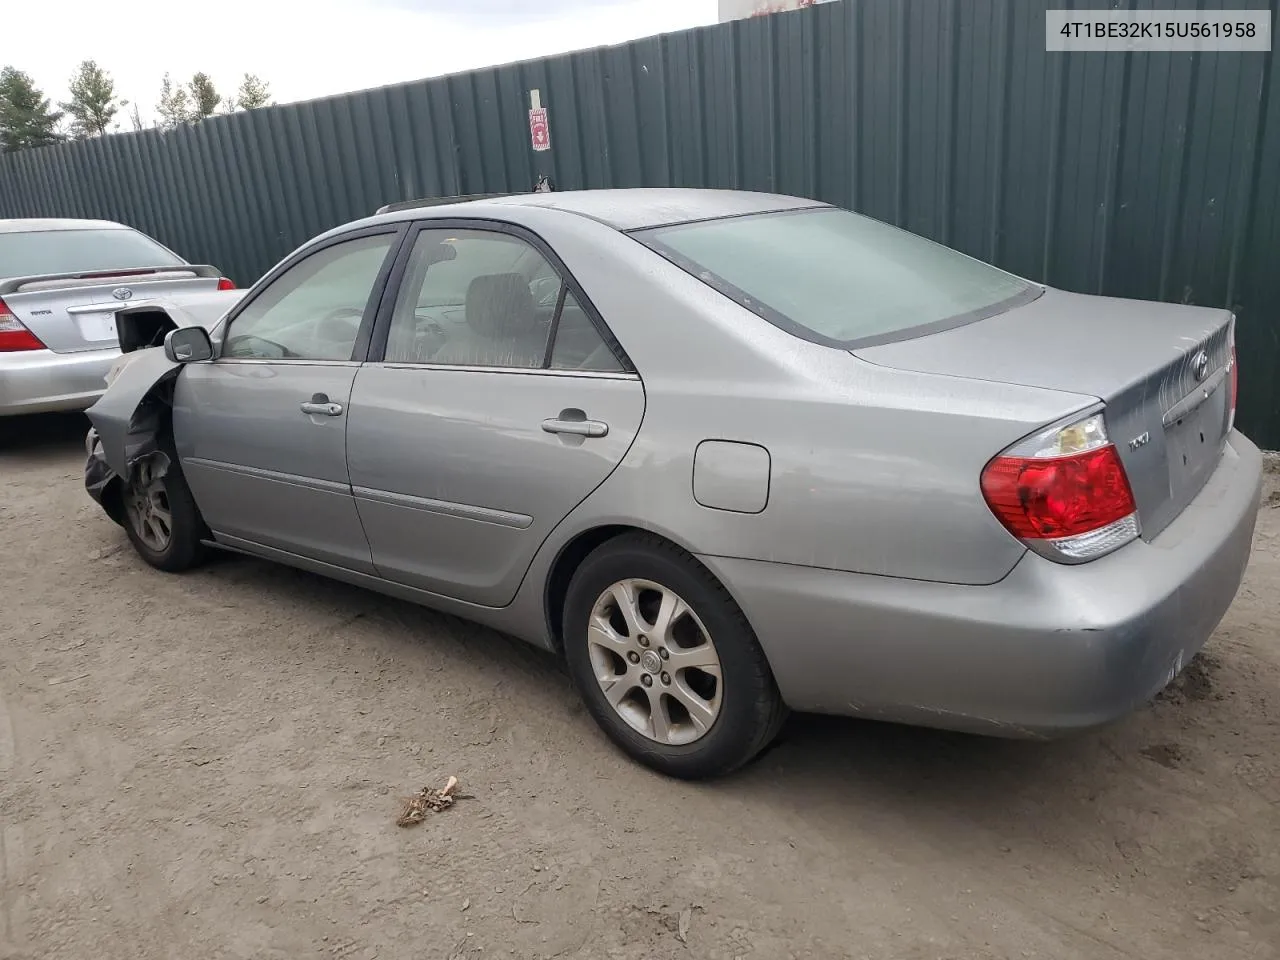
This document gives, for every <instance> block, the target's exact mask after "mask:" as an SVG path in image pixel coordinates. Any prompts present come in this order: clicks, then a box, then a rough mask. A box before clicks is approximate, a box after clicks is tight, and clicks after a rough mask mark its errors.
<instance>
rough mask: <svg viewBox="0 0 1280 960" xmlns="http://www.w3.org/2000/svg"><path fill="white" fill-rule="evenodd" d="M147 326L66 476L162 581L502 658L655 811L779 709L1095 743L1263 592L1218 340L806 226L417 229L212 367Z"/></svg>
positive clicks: (546, 205) (390, 224)
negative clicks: (412, 632) (572, 721)
mask: <svg viewBox="0 0 1280 960" xmlns="http://www.w3.org/2000/svg"><path fill="white" fill-rule="evenodd" d="M147 322H148V321H147V320H146V318H145V317H143V316H141V315H140V316H138V317H135V318H133V319H129V318H128V317H127V316H126V317H125V318H123V319H122V326H121V329H124V330H131V329H133V328H134V327H135V326H136V327H138V328H139V329H138V330H137V331H135V332H134V333H132V334H131V336H133V337H134V340H135V341H136V342H137V343H139V344H142V343H152V342H155V341H156V338H157V337H162V338H163V346H162V347H157V348H150V349H140V350H135V351H132V352H130V353H128V354H127V355H126V356H127V358H128V359H127V362H125V363H124V365H123V366H122V367H120V368H118V369H117V370H116V372H115V375H114V380H113V382H112V384H111V386H110V388H109V389H108V390H107V392H106V395H105V396H104V397H103V398H102V399H101V400H100V401H99V402H98V403H97V404H96V405H95V406H94V407H93V408H92V409H91V410H90V411H89V417H90V419H91V420H92V422H93V425H94V434H93V435H92V436H91V438H90V444H91V452H90V456H89V462H88V466H87V476H86V479H87V482H88V486H89V491H90V493H91V494H92V495H93V496H94V497H95V499H97V500H98V502H100V503H101V504H102V505H103V507H104V508H105V509H106V510H107V512H108V513H109V514H110V515H111V516H112V517H113V518H114V519H116V520H117V521H118V522H120V523H121V524H122V525H124V527H125V529H126V530H127V531H128V536H129V538H130V539H131V540H132V542H133V544H134V546H135V547H136V548H137V550H138V553H139V554H140V555H141V556H142V557H143V558H144V559H145V560H146V561H147V562H148V563H150V564H152V565H153V566H155V567H159V568H161V569H163V570H172V571H178V570H184V569H186V568H188V567H190V566H192V565H193V564H195V563H196V562H198V560H199V559H200V557H201V555H202V554H203V552H204V551H205V550H206V549H208V548H210V547H217V548H222V549H227V550H235V551H240V552H243V553H246V554H250V555H253V556H257V557H263V558H267V559H270V560H276V561H280V562H283V563H288V564H292V565H294V566H296V567H299V568H302V569H305V570H310V571H313V572H315V573H318V574H322V575H325V576H329V577H334V578H337V579H341V580H344V581H347V582H349V583H353V584H357V585H361V586H366V587H369V588H372V589H375V590H379V591H382V592H384V593H387V594H390V595H393V596H397V597H401V598H403V599H407V600H411V601H414V602H417V603H421V604H424V605H427V606H431V607H435V608H438V609H441V610H444V611H446V612H449V613H453V614H457V615H459V616H463V617H467V618H469V619H472V620H476V621H479V622H482V623H485V624H487V625H489V626H492V627H495V628H497V629H500V630H503V631H506V632H508V633H512V634H515V635H516V636H518V637H521V638H523V639H525V640H528V641H530V642H532V643H535V644H538V645H540V646H542V647H544V648H546V649H548V650H552V651H555V652H557V653H559V654H561V655H562V656H563V657H564V658H565V661H566V662H567V665H568V668H569V672H570V674H571V675H572V677H573V679H574V683H575V685H576V686H577V688H578V690H579V691H580V693H581V694H582V696H583V698H584V700H585V702H586V704H587V707H588V709H589V710H590V712H591V714H592V715H593V716H594V718H595V719H596V720H597V721H598V722H599V723H600V725H601V726H602V727H603V728H604V730H605V731H606V732H607V733H608V735H609V736H610V737H611V738H612V739H613V740H614V742H615V743H617V744H618V745H619V746H621V747H622V748H623V749H624V750H626V751H627V752H628V753H629V754H630V755H631V756H632V757H634V758H636V759H638V760H639V761H641V762H643V763H646V764H649V765H650V766H653V767H655V768H656V769H659V770H662V771H664V772H666V773H670V774H674V775H678V776H685V777H698V776H709V775H714V774H719V773H724V772H726V771H729V770H732V769H734V768H735V767H738V766H740V765H741V764H743V763H745V762H747V761H748V760H749V759H750V758H751V757H752V756H754V755H756V754H757V753H758V752H759V751H760V750H761V749H763V748H764V747H765V746H766V745H767V744H768V743H769V742H770V740H771V739H772V738H773V736H774V735H775V733H776V732H777V730H778V728H779V725H780V723H781V722H782V718H783V716H784V715H785V713H786V710H787V709H788V708H790V709H797V710H807V711H816V712H825V713H837V714H848V715H856V716H864V717H875V718H880V719H886V720H894V721H901V722H908V723H918V724H925V725H931V726H940V727H948V728H953V729H959V730H967V731H974V732H981V733H991V734H997V735H1003V736H1020V737H1045V736H1052V735H1057V734H1062V733H1066V732H1069V731H1074V730H1082V729H1087V728H1090V727H1094V726H1097V725H1099V724H1102V723H1105V722H1107V721H1110V720H1113V719H1115V718H1117V717H1120V716H1122V715H1124V714H1125V713H1127V712H1129V711H1131V710H1133V709H1134V708H1136V707H1138V706H1139V705H1141V704H1142V703H1143V702H1144V701H1145V700H1146V699H1148V698H1149V697H1151V696H1152V695H1154V694H1155V693H1156V692H1157V691H1158V690H1160V689H1161V688H1162V687H1163V686H1164V685H1165V684H1167V683H1168V682H1169V681H1170V680H1171V679H1172V678H1173V677H1174V676H1176V675H1177V674H1178V672H1179V671H1180V670H1181V669H1182V668H1183V667H1184V666H1185V665H1186V664H1187V663H1188V662H1189V661H1190V660H1191V658H1192V657H1193V656H1194V655H1195V654H1196V652H1197V651H1198V650H1199V649H1200V647H1201V646H1202V645H1203V644H1204V642H1205V641H1206V640H1207V639H1208V637H1209V636H1210V634H1211V633H1212V632H1213V630H1214V628H1215V626H1216V625H1217V623H1218V621H1219V619H1220V618H1221V617H1222V615H1223V614H1224V612H1225V611H1226V610H1227V608H1228V606H1229V605H1230V603H1231V601H1232V598H1233V597H1234V596H1235V593H1236V590H1237V588H1238V587H1239V585H1240V582H1241V577H1242V576H1243V572H1244V568H1245V565H1246V563H1247V562H1248V559H1249V553H1250V544H1251V537H1252V533H1253V527H1254V520H1255V517H1256V511H1257V505H1258V497H1259V489H1260V481H1261V456H1260V454H1259V452H1258V449H1257V448H1256V447H1255V446H1254V445H1253V444H1252V443H1251V442H1250V441H1249V440H1248V439H1247V438H1245V437H1244V436H1243V435H1242V434H1241V433H1240V432H1239V431H1238V430H1236V429H1235V404H1236V394H1237V390H1236V378H1237V363H1236V352H1235V318H1234V316H1233V315H1232V314H1231V313H1230V312H1229V311H1227V310H1221V309H1209V308H1203V307H1193V306H1185V305H1172V304H1162V303H1148V302H1142V301H1134V300H1119V299H1112V298H1104V297H1090V296H1081V295H1077V294H1072V293H1067V292H1064V291H1061V290H1054V289H1052V288H1049V287H1045V286H1043V285H1040V284H1037V283H1032V282H1030V281H1028V280H1025V279H1022V278H1020V277H1016V276H1012V275H1010V274H1008V273H1006V272H1004V271H1002V270H999V269H997V268H995V267H993V266H990V265H988V264H985V263H981V262H980V261H977V260H973V259H972V258H969V257H966V256H964V255H962V254H960V253H958V252H956V251H954V250H950V249H948V248H946V247H942V246H939V245H938V244H934V243H932V242H930V241H928V240H925V239H923V238H921V237H917V236H914V235H913V234H910V233H907V232H905V231H902V230H898V229H896V228H894V227H890V226H888V225H886V224H883V223H879V222H877V221H875V220H871V219H868V218H866V217H861V216H858V215H856V214H854V213H851V212H849V211H845V210H840V209H837V208H835V207H831V206H829V205H826V204H822V203H817V202H815V201H812V200H805V199H800V198H795V197H782V196H773V195H764V194H754V193H740V192H733V191H700V190H619V191H585V192H551V193H535V194H529V195H524V196H513V197H485V198H479V199H475V200H472V201H470V202H465V203H457V204H452V205H449V204H446V205H430V206H425V205H424V206H419V205H414V204H407V205H401V206H399V207H398V208H397V209H390V210H387V211H386V212H383V213H381V214H379V215H377V216H374V217H372V218H369V219H366V220H362V221H359V222H357V223H353V224H348V225H347V226H344V227H340V228H338V229H336V230H333V231H331V232H329V233H327V234H325V235H323V236H321V237H319V238H317V239H315V240H314V241H312V242H310V243H308V244H306V245H305V246H304V247H302V248H301V249H299V250H298V251H297V252H295V253H294V254H292V255H291V256H290V257H289V258H287V259H286V260H285V261H283V262H282V263H281V264H280V265H278V266H277V267H276V268H274V269H273V270H272V271H271V272H270V273H269V274H268V275H267V276H266V277H264V278H263V279H262V280H260V281H259V282H258V283H257V284H256V285H255V286H254V287H253V289H252V290H250V291H249V293H248V294H247V295H246V296H245V298H244V300H243V301H241V302H240V303H239V304H237V305H236V306H235V307H234V308H233V309H232V310H231V311H230V313H229V314H228V315H227V317H226V318H225V319H224V320H223V321H222V322H221V323H219V324H217V325H216V326H215V328H214V329H213V330H211V331H207V330H206V329H204V327H203V326H200V325H181V324H178V323H172V324H171V325H168V326H166V324H165V318H163V317H160V316H158V315H154V314H153V315H152V316H151V320H150V323H151V327H150V328H147V329H143V328H144V327H145V326H146V323H147Z"/></svg>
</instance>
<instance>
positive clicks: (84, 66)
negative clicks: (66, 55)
mask: <svg viewBox="0 0 1280 960" xmlns="http://www.w3.org/2000/svg"><path fill="white" fill-rule="evenodd" d="M70 87H71V99H70V100H68V101H67V102H66V103H60V104H58V106H60V107H62V109H63V110H65V111H66V112H67V113H68V114H70V115H71V135H72V136H74V137H80V138H83V137H92V136H97V135H100V134H103V133H106V132H107V127H108V126H109V125H110V123H111V119H112V118H113V117H114V116H115V115H116V112H117V111H118V110H119V109H120V107H119V105H118V104H117V103H116V96H115V82H114V81H113V80H112V79H111V77H110V75H109V74H108V73H107V72H106V71H105V70H103V69H102V68H101V67H100V66H98V64H97V63H96V62H95V61H93V60H86V61H84V62H83V63H81V64H80V67H79V69H77V70H76V73H75V76H73V77H72V78H71V84H70Z"/></svg>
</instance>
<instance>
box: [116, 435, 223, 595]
mask: <svg viewBox="0 0 1280 960" xmlns="http://www.w3.org/2000/svg"><path fill="white" fill-rule="evenodd" d="M161 450H162V452H163V453H164V454H165V456H166V457H168V458H169V467H168V469H167V470H166V471H165V474H164V476H163V477H161V478H159V480H158V483H159V484H160V486H161V487H162V488H163V491H164V495H165V498H166V500H167V502H168V509H169V514H170V516H171V517H172V523H171V524H170V533H169V537H168V542H167V543H166V544H165V545H164V546H163V548H160V549H157V548H156V547H155V546H153V545H151V544H149V543H147V542H146V541H145V540H144V539H143V538H142V536H141V535H140V534H139V532H138V529H137V527H136V526H135V523H134V512H133V510H132V508H131V507H130V499H131V497H130V490H129V488H128V484H125V483H124V482H123V481H121V489H120V496H121V498H122V502H123V507H122V514H123V517H124V524H123V526H124V529H125V533H127V534H128V536H129V542H130V543H132V544H133V548H134V549H135V550H136V551H138V556H140V557H142V559H143V560H145V561H146V562H147V563H148V564H150V565H151V566H153V567H155V568H156V569H157V570H163V571H165V572H166V573H182V572H183V571H185V570H190V569H191V568H193V567H196V566H199V565H200V564H201V563H202V562H204V560H205V557H206V555H207V551H206V549H205V546H204V544H203V543H201V542H200V541H201V539H202V538H203V537H205V536H206V535H207V532H206V529H205V525H204V519H203V518H202V517H201V516H200V510H199V508H198V507H197V506H196V501H195V498H194V497H193V496H192V495H191V488H190V487H188V486H187V478H186V477H185V476H183V474H182V467H181V465H180V464H179V462H178V456H177V454H176V453H175V452H174V450H173V448H172V446H169V445H163V446H162V447H161Z"/></svg>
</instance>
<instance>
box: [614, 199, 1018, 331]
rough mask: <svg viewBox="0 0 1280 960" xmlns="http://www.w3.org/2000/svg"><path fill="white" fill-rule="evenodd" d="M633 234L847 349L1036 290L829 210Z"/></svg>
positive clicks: (993, 309)
mask: <svg viewBox="0 0 1280 960" xmlns="http://www.w3.org/2000/svg"><path fill="white" fill-rule="evenodd" d="M633 236H635V237H636V238H637V239H638V240H640V241H641V242H643V243H645V244H646V245H648V246H649V247H651V248H652V249H654V250H655V251H657V252H658V253H660V254H662V255H663V256H664V257H666V258H667V259H669V260H671V261H672V262H673V263H675V264H676V265H677V266H679V267H681V268H683V269H684V270H686V271H688V272H689V273H691V274H693V275H694V276H695V277H697V278H698V279H699V280H702V281H703V282H705V283H707V284H709V285H710V286H712V287H715V288H716V289H717V290H719V291H720V292H721V293H724V294H726V295H727V296H730V297H732V298H733V299H735V300H737V301H738V302H739V303H741V304H742V305H743V306H744V307H746V308H747V309H748V310H751V311H752V312H754V313H756V314H758V315H759V316H761V317H763V318H764V319H766V320H768V321H770V322H771V323H774V324H776V325H778V326H780V327H782V328H783V329H785V330H788V331H790V332H791V333H794V334H796V335H797V336H801V337H804V338H805V339H807V340H814V341H817V342H819V343H827V344H830V345H833V346H841V347H846V348H847V347H854V346H868V345H870V344H872V343H879V342H884V341H888V340H898V339H903V338H904V337H907V336H914V335H918V334H920V333H926V332H931V331H933V330H938V329H945V328H946V327H950V326H957V325H959V324H961V323H965V322H967V321H970V320H978V319H982V318H983V317H990V316H994V315H995V314H997V313H1003V312H1004V311H1005V310H1008V309H1011V308H1012V307H1014V306H1017V305H1018V304H1019V303H1025V302H1026V301H1028V300H1032V299H1034V298H1035V297H1036V296H1038V295H1039V293H1040V292H1041V291H1040V288H1039V287H1037V286H1035V285H1034V284H1031V283H1028V282H1027V281H1026V280H1022V279H1019V278H1018V277H1015V276H1013V275H1011V274H1008V273H1005V272H1004V271H1003V270H998V269H996V268H995V267H993V266H991V265H990V264H986V263H983V262H981V261H979V260H974V259H972V258H970V257H967V256H965V255H964V254H962V253H959V252H958V251H955V250H952V249H950V248H949V247H944V246H941V245H940V244H936V243H934V242H933V241H931V240H926V239H924V238H923V237H919V236H916V235H915V234H914V233H908V232H907V231H905V230H899V229H898V228H897V227H891V226H889V225H888V224H885V223H881V222H880V221H878V220H872V219H870V218H869V217H863V216H859V215H858V214H856V213H850V212H849V211H847V210H840V209H837V208H833V207H820V208H816V209H807V210H789V211H783V212H779V213H765V214H755V215H752V216H746V217H731V218H725V219H722V220H706V221H700V222H698V223H688V224H678V225H675V226H670V227H656V228H654V229H650V230H644V231H639V232H637V233H635V234H633Z"/></svg>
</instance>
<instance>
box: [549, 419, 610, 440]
mask: <svg viewBox="0 0 1280 960" xmlns="http://www.w3.org/2000/svg"><path fill="white" fill-rule="evenodd" d="M542 429H543V430H544V431H546V432H547V433H567V434H569V435H570V436H574V437H604V436H608V433H609V425H608V424H607V423H604V422H603V421H600V420H561V419H551V420H543V421H542Z"/></svg>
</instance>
